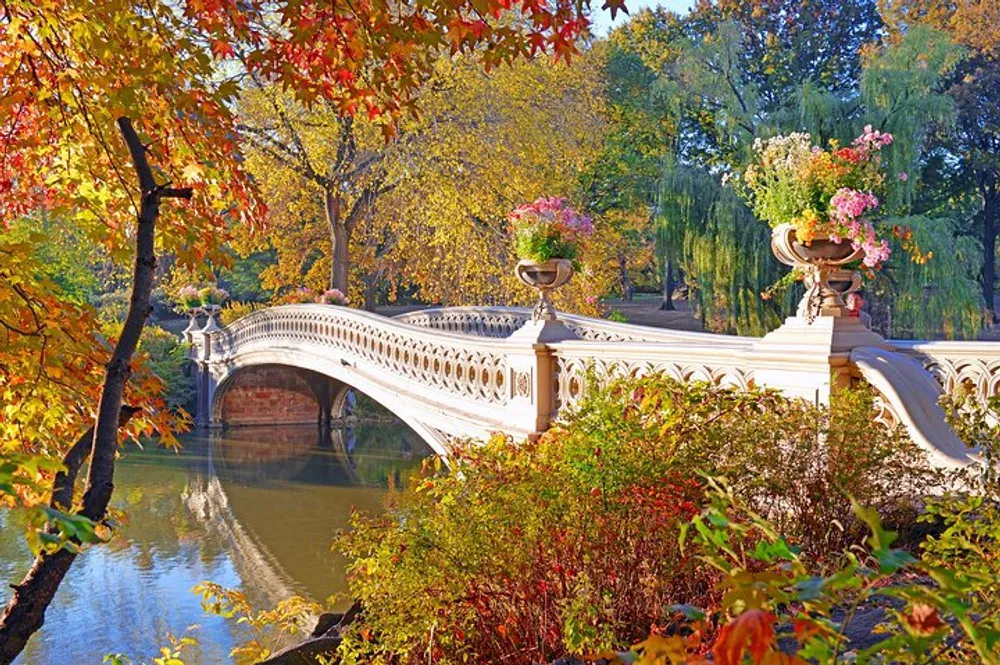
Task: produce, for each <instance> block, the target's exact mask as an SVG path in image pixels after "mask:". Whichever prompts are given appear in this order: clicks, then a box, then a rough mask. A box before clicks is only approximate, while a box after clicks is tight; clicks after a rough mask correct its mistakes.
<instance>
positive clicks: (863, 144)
mask: <svg viewBox="0 0 1000 665" xmlns="http://www.w3.org/2000/svg"><path fill="white" fill-rule="evenodd" d="M892 140H893V137H892V134H890V133H888V132H880V131H879V130H877V129H872V126H871V125H865V131H864V132H862V134H861V136H859V137H858V138H856V139H854V142H853V143H852V144H851V145H854V146H857V147H858V148H861V149H862V150H865V151H869V152H870V151H873V150H880V149H881V148H883V147H884V146H887V145H889V144H890V143H892Z"/></svg>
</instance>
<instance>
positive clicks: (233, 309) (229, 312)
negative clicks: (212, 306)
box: [219, 300, 267, 326]
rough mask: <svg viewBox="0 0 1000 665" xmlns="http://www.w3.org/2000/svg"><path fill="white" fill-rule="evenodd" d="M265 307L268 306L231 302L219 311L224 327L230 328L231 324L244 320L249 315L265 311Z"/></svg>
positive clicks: (257, 303) (255, 303) (256, 303)
mask: <svg viewBox="0 0 1000 665" xmlns="http://www.w3.org/2000/svg"><path fill="white" fill-rule="evenodd" d="M265 307H267V305H265V304H264V303H259V302H239V301H237V300H230V301H229V302H228V303H226V304H225V305H223V307H222V309H221V310H219V319H220V320H221V321H222V325H224V326H228V325H229V324H230V323H232V322H234V321H237V320H239V319H242V318H243V317H244V316H246V315H247V314H250V313H251V312H256V311H257V310H258V309H264V308H265Z"/></svg>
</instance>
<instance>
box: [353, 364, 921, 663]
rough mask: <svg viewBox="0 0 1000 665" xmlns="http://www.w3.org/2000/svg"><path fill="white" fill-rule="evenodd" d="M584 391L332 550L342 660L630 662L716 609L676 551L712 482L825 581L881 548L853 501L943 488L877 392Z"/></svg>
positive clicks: (894, 512) (698, 567)
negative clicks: (679, 622) (802, 396)
mask: <svg viewBox="0 0 1000 665" xmlns="http://www.w3.org/2000/svg"><path fill="white" fill-rule="evenodd" d="M588 395H589V396H588V397H586V398H585V399H584V400H583V402H582V404H581V405H580V407H579V408H578V409H577V411H576V412H575V413H574V414H572V415H571V416H569V417H568V418H567V420H566V421H565V422H564V423H562V424H561V425H560V426H558V427H555V428H553V429H552V430H550V432H548V433H547V434H546V435H545V436H543V437H542V438H541V440H540V441H538V442H536V443H530V442H525V443H521V442H516V443H515V442H512V441H510V440H508V439H505V438H503V437H496V438H494V439H493V440H492V441H490V442H489V443H488V444H487V445H485V446H482V447H479V446H476V445H466V446H460V447H459V448H458V449H457V450H456V451H455V454H454V456H453V459H452V462H451V465H450V467H448V468H445V467H444V466H443V465H442V464H441V463H440V462H439V461H438V462H437V463H435V464H432V465H429V466H428V467H427V468H426V469H425V472H424V474H422V475H421V476H420V477H418V478H415V479H414V484H413V487H412V491H409V492H405V493H402V494H400V495H399V496H397V497H396V498H395V505H394V506H393V509H392V510H391V511H390V512H389V514H388V515H386V516H381V517H369V516H364V515H357V516H356V517H355V520H354V524H353V530H352V531H351V532H350V533H347V534H345V535H344V536H342V537H341V538H340V539H339V541H338V544H337V546H338V547H339V548H340V549H341V551H343V552H344V553H345V554H347V555H348V556H349V557H350V558H351V559H352V560H353V564H352V565H351V568H350V571H351V592H352V593H353V594H354V596H355V597H356V598H357V599H359V600H360V601H362V603H363V604H364V606H365V608H366V615H365V617H366V618H365V621H364V623H363V624H361V625H358V626H355V627H354V628H353V629H352V630H351V631H350V632H349V634H348V635H347V637H346V639H345V642H344V645H343V647H342V655H343V657H344V659H345V662H347V663H353V662H371V663H380V662H386V663H387V662H393V663H417V662H435V663H459V662H472V661H476V662H507V663H525V664H527V663H539V662H549V661H551V660H554V659H556V658H558V657H560V656H562V655H565V654H566V653H585V652H595V651H599V650H603V649H627V648H628V647H629V646H630V645H632V644H634V643H635V642H638V641H639V640H640V639H643V638H644V637H646V636H647V635H649V634H650V632H658V631H662V630H663V628H664V627H665V626H667V625H669V624H670V622H671V620H672V613H671V611H670V609H669V608H670V607H671V606H672V605H675V604H680V603H684V604H697V605H700V606H702V607H706V608H713V607H717V606H718V604H719V601H720V598H721V596H722V590H721V589H720V588H719V587H718V586H717V583H718V582H719V580H720V573H719V571H718V570H717V569H713V568H712V567H710V566H706V565H704V563H703V562H701V561H700V560H699V559H698V558H697V557H696V553H692V552H690V551H687V552H685V551H682V550H681V548H680V547H679V545H678V537H679V534H680V532H681V530H682V527H683V525H685V524H687V523H688V522H689V521H690V520H691V519H692V517H693V516H695V515H696V514H697V513H698V511H699V509H700V503H701V500H702V496H703V483H702V481H701V480H700V478H701V476H699V474H698V472H699V471H707V472H709V473H711V474H725V475H728V476H729V477H730V478H731V479H732V487H733V492H734V493H735V494H736V495H737V496H738V497H740V499H741V500H743V501H745V502H746V503H747V504H748V505H750V506H753V507H754V508H755V509H756V510H760V511H761V512H764V513H766V514H767V515H769V516H771V517H772V518H773V519H774V520H775V521H776V522H777V523H778V525H779V526H780V528H781V529H782V530H783V531H784V532H786V533H788V534H789V537H788V540H789V542H790V543H791V545H792V546H796V547H798V548H800V549H801V550H802V552H803V555H802V560H803V561H805V562H807V563H808V564H809V565H810V566H814V567H817V568H819V567H821V566H822V565H823V564H824V563H825V562H826V555H827V553H829V552H839V551H840V549H841V548H842V547H844V546H848V545H852V544H855V545H856V544H860V543H861V542H862V541H863V538H864V536H865V535H866V533H867V527H866V526H865V524H864V520H862V519H860V518H859V517H858V516H857V515H856V513H855V512H854V510H853V509H852V506H851V502H850V500H849V499H847V498H846V494H845V492H846V493H850V494H851V495H853V496H855V497H857V500H858V501H859V502H861V503H864V504H868V505H872V506H875V507H877V509H878V510H879V511H880V512H881V513H882V514H884V515H886V516H888V517H889V518H891V519H898V520H900V521H902V520H904V519H905V518H907V517H912V516H913V514H914V512H915V509H914V504H915V501H914V499H915V497H917V496H919V495H921V494H923V493H924V491H926V489H927V488H928V487H929V486H930V484H931V483H935V482H937V481H938V480H939V479H938V478H937V477H936V476H935V474H933V473H932V472H931V471H930V470H929V469H928V467H927V466H926V464H925V463H924V461H923V460H922V457H921V454H920V453H919V451H918V450H917V449H916V448H915V447H914V445H913V444H912V443H910V442H909V441H908V439H906V437H905V436H903V435H902V434H901V433H898V432H894V431H891V430H889V429H887V428H886V427H884V426H882V425H880V424H877V423H873V422H872V420H873V415H874V412H873V408H872V407H873V405H872V402H871V397H870V395H867V394H865V393H853V394H849V395H846V396H844V398H843V399H841V400H840V401H838V403H837V404H836V405H835V406H834V408H833V410H832V411H831V412H827V411H823V410H819V409H815V408H813V407H810V406H808V405H806V404H804V403H802V402H797V401H790V400H788V399H785V398H783V397H781V396H779V395H777V394H774V393H769V392H758V391H750V392H737V391H733V390H728V389H720V388H714V387H710V386H707V385H704V384H682V383H679V382H676V381H673V380H671V379H668V378H666V377H663V376H650V377H646V378H640V379H623V380H616V381H612V382H610V383H609V384H608V385H606V386H604V387H600V386H598V385H597V384H596V383H595V382H591V385H590V388H589V390H588Z"/></svg>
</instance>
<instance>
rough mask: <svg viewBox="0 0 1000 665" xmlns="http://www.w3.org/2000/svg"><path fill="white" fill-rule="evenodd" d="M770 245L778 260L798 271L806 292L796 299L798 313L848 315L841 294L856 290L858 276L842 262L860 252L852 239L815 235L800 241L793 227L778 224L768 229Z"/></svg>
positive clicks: (810, 317)
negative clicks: (836, 240) (799, 299)
mask: <svg viewBox="0 0 1000 665" xmlns="http://www.w3.org/2000/svg"><path fill="white" fill-rule="evenodd" d="M771 249H772V250H773V251H774V255H775V256H776V257H777V258H778V260H779V261H781V262H782V263H784V264H785V265H789V266H792V267H793V268H795V269H796V270H799V271H801V272H802V273H803V274H804V275H805V277H804V280H803V282H804V283H805V287H806V293H805V296H803V298H802V300H801V301H800V302H799V308H798V315H799V316H801V317H804V318H806V319H807V320H809V321H810V322H811V321H813V320H814V319H815V318H816V317H817V316H848V315H849V310H848V309H847V305H846V304H845V303H844V297H845V296H847V294H849V293H853V292H855V291H857V290H858V289H859V288H860V286H861V277H860V275H859V274H858V273H857V272H856V271H854V270H845V269H843V266H844V265H846V264H848V263H850V262H852V261H857V260H859V259H860V258H861V257H862V256H863V254H864V253H863V252H862V250H860V249H854V247H852V246H851V243H849V242H847V241H844V242H840V243H837V242H833V241H832V240H829V239H826V238H824V239H816V240H813V241H812V242H810V243H809V244H805V243H801V242H799V240H798V238H797V237H796V235H795V227H794V226H792V225H791V224H781V225H779V226H777V227H775V228H774V230H773V231H772V232H771Z"/></svg>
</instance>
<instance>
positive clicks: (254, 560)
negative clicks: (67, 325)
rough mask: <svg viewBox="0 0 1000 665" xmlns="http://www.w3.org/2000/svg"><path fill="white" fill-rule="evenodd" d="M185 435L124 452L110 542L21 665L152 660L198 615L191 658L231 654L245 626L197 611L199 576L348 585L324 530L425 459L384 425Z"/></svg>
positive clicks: (261, 586) (13, 530)
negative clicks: (179, 441)
mask: <svg viewBox="0 0 1000 665" xmlns="http://www.w3.org/2000/svg"><path fill="white" fill-rule="evenodd" d="M183 443H184V448H183V450H182V451H181V452H180V453H176V454H175V453H171V452H168V451H164V450H161V449H158V448H156V447H155V446H152V445H150V446H147V447H146V449H145V450H137V449H136V448H134V447H131V446H130V447H129V450H128V452H127V454H126V456H125V458H124V459H123V461H122V463H121V464H120V465H119V467H118V471H117V473H116V478H115V484H116V486H117V488H116V497H117V504H116V507H117V508H118V509H119V510H121V511H122V515H123V516H124V517H123V521H122V524H121V525H120V528H118V529H117V530H116V533H115V538H114V541H113V542H112V543H111V544H109V545H108V546H102V547H98V548H94V549H92V550H90V551H88V552H87V553H86V554H85V555H84V556H83V557H81V558H80V560H79V561H78V565H77V566H76V567H74V572H73V575H71V576H70V577H69V578H68V579H67V582H66V584H65V585H64V587H63V588H62V589H61V590H60V592H59V594H58V595H57V597H56V601H55V603H54V604H53V606H52V608H51V609H50V610H49V612H48V615H47V617H46V625H45V628H43V629H42V631H41V632H40V633H39V634H38V635H37V636H36V638H35V639H34V640H33V641H32V643H31V645H30V646H29V649H28V650H27V652H26V653H25V654H24V655H23V656H22V657H21V659H20V660H19V661H18V664H19V665H42V664H47V663H53V662H80V663H99V662H101V659H102V657H103V655H104V654H106V653H109V652H124V653H126V654H129V655H134V656H147V655H150V654H154V653H155V652H156V651H157V650H158V647H159V646H160V645H162V644H163V643H164V641H165V639H166V635H167V634H168V633H171V634H175V635H176V634H180V633H183V632H184V631H185V630H186V629H187V628H188V626H191V625H195V624H197V625H198V628H197V629H196V630H195V631H194V632H193V635H194V636H196V637H197V638H198V640H199V642H200V647H199V651H198V652H197V653H192V654H191V658H190V660H191V662H196V663H198V662H204V663H209V662H213V663H215V662H218V663H224V662H229V659H228V653H229V650H230V649H231V648H232V646H233V645H234V644H236V642H237V641H238V640H239V639H240V635H239V634H237V633H235V630H236V629H235V628H234V627H233V626H231V625H229V624H227V623H226V622H224V621H222V620H221V619H218V618H216V617H206V616H205V615H204V614H203V613H202V611H201V608H200V606H199V603H198V599H197V598H196V597H195V596H194V594H192V593H190V590H191V588H192V587H193V586H194V585H195V584H197V583H199V582H201V581H202V580H206V579H207V580H212V581H215V582H219V583H220V584H223V585H226V586H232V587H240V588H241V589H242V590H243V591H244V592H245V593H246V594H247V596H248V598H249V599H250V601H251V602H252V603H254V604H255V605H258V606H269V605H272V604H273V603H274V602H276V601H277V600H279V599H280V598H283V597H287V596H288V595H292V594H296V593H298V594H302V595H306V596H309V597H311V598H314V599H317V600H325V599H326V598H327V597H328V596H329V595H331V594H334V593H338V592H342V591H344V589H345V586H344V561H342V560H340V559H339V558H338V557H337V556H336V555H334V554H333V553H331V552H330V542H331V540H332V538H333V535H334V534H335V533H336V531H338V530H339V529H341V528H343V527H345V526H346V525H347V524H348V520H349V517H350V513H351V511H352V509H354V508H357V509H360V510H366V511H378V510H380V509H381V506H382V501H383V497H384V495H385V493H386V490H387V488H388V487H389V486H390V484H395V485H396V486H399V485H400V483H402V482H403V481H404V480H405V476H406V475H407V474H408V473H409V472H410V471H411V470H413V469H415V468H418V467H419V465H420V460H421V458H422V457H424V456H425V455H428V454H430V450H429V449H428V448H427V446H426V445H425V444H423V442H421V441H420V440H419V438H418V437H417V436H416V435H415V434H414V433H413V432H412V431H410V430H409V429H408V428H406V427H405V426H402V425H391V424H370V425H369V424H359V425H357V426H356V427H354V428H352V429H350V430H346V429H345V430H338V429H334V430H332V431H328V432H325V433H320V432H318V431H317V428H315V427H294V428H291V427H289V428H246V429H233V430H230V431H228V432H225V433H223V434H219V435H213V436H211V437H210V438H203V437H189V438H187V439H186V440H184V442H183ZM20 527H21V524H20V523H19V519H18V515H16V514H4V513H0V575H3V577H4V578H5V579H14V578H16V577H19V576H20V574H22V573H23V572H24V570H25V569H26V567H27V565H28V564H29V562H30V553H29V552H28V551H27V548H26V547H25V545H24V541H23V538H22V532H21V528H20ZM0 602H6V591H0ZM95 627H100V629H97V630H95Z"/></svg>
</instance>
